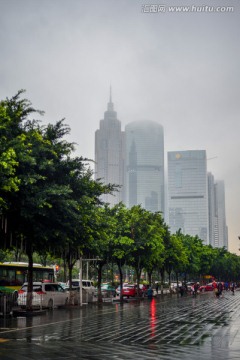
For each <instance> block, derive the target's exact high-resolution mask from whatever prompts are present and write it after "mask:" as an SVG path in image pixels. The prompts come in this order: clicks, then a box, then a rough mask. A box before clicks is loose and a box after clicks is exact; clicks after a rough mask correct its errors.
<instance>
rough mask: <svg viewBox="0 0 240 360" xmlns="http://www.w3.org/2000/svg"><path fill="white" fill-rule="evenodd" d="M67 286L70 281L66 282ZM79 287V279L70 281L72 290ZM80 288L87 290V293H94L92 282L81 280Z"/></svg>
mask: <svg viewBox="0 0 240 360" xmlns="http://www.w3.org/2000/svg"><path fill="white" fill-rule="evenodd" d="M67 285H68V286H70V281H69V280H68V282H67ZM79 287H80V281H79V279H72V289H76V288H79ZM82 288H83V289H85V290H87V291H88V292H92V293H94V292H95V286H94V285H93V281H92V280H82Z"/></svg>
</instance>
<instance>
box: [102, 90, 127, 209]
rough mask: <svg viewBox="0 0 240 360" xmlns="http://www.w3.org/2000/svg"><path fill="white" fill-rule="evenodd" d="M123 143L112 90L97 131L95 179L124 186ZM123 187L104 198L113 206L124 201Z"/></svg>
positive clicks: (122, 134) (103, 198)
mask: <svg viewBox="0 0 240 360" xmlns="http://www.w3.org/2000/svg"><path fill="white" fill-rule="evenodd" d="M123 145H124V133H123V132H122V131H121V122H120V121H119V120H118V119H117V113H116V111H114V105H113V102H112V96H111V90H110V99H109V103H108V106H107V111H105V113H104V119H103V120H100V128H99V129H98V130H97V131H96V132H95V179H99V178H100V179H101V181H102V182H103V183H105V184H109V183H111V184H116V185H120V186H123V166H124V160H123ZM122 194H123V188H122V187H121V188H119V191H118V192H117V191H116V192H114V194H113V195H109V194H107V195H103V197H102V200H103V201H105V202H107V203H109V204H110V205H111V206H112V205H115V204H117V203H119V202H120V201H122V196H123V195H122Z"/></svg>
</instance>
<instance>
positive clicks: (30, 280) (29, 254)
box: [26, 244, 33, 311]
mask: <svg viewBox="0 0 240 360" xmlns="http://www.w3.org/2000/svg"><path fill="white" fill-rule="evenodd" d="M26 250H27V257H28V273H27V282H28V286H27V302H26V310H27V311H32V297H33V294H32V291H33V252H32V244H28V245H27V249H26Z"/></svg>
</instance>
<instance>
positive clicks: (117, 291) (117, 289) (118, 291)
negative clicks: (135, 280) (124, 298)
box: [116, 283, 129, 295]
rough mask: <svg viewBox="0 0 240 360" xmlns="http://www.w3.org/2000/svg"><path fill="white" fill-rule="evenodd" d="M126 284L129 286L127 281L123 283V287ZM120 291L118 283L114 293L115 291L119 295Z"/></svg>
mask: <svg viewBox="0 0 240 360" xmlns="http://www.w3.org/2000/svg"><path fill="white" fill-rule="evenodd" d="M127 286H129V284H128V283H123V288H124V287H127ZM120 291H121V288H120V285H119V286H118V287H117V288H116V293H117V295H120Z"/></svg>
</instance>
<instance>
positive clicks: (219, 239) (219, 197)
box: [215, 181, 228, 249]
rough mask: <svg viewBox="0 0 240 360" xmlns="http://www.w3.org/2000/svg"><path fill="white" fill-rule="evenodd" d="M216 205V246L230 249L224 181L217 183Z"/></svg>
mask: <svg viewBox="0 0 240 360" xmlns="http://www.w3.org/2000/svg"><path fill="white" fill-rule="evenodd" d="M215 203H216V217H217V226H216V230H215V246H217V247H223V246H224V247H225V248H226V249H228V228H227V225H226V213H225V185H224V181H216V183H215Z"/></svg>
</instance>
